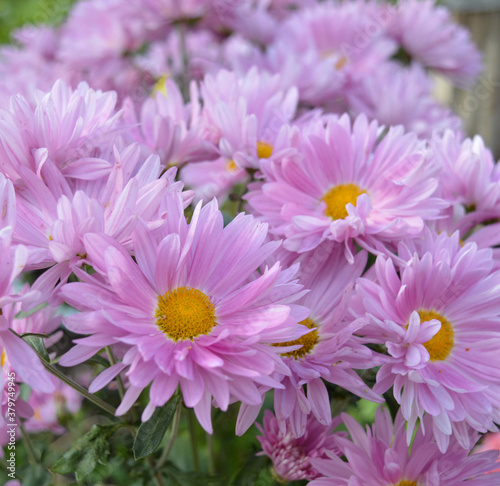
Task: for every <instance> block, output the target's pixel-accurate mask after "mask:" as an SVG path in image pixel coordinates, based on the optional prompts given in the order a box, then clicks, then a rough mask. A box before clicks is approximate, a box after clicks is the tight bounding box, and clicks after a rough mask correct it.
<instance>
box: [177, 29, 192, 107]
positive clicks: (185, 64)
mask: <svg viewBox="0 0 500 486" xmlns="http://www.w3.org/2000/svg"><path fill="white" fill-rule="evenodd" d="M177 29H178V33H179V50H180V54H181V59H182V73H181V75H180V89H181V93H182V95H183V98H184V100H185V101H188V98H189V96H188V95H189V73H188V69H189V55H188V51H187V43H186V25H185V24H184V23H183V22H181V23H180V24H179V25H178V26H177Z"/></svg>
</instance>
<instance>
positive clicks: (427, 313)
mask: <svg viewBox="0 0 500 486" xmlns="http://www.w3.org/2000/svg"><path fill="white" fill-rule="evenodd" d="M418 315H419V316H420V322H427V321H430V320H432V319H436V320H438V321H439V322H440V323H441V329H440V330H439V331H438V332H437V334H435V335H434V336H433V337H432V338H431V339H430V340H429V341H427V342H426V343H424V347H425V349H427V351H428V352H429V355H430V357H431V361H443V360H445V359H446V358H447V357H448V356H449V354H450V353H451V350H452V348H453V336H454V332H453V328H452V327H451V324H450V323H449V322H448V321H447V320H446V318H444V317H443V316H442V315H441V314H439V313H438V312H436V311H433V310H420V311H418Z"/></svg>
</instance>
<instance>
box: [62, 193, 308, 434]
mask: <svg viewBox="0 0 500 486" xmlns="http://www.w3.org/2000/svg"><path fill="white" fill-rule="evenodd" d="M170 201H171V208H170V209H169V216H168V218H167V220H166V222H165V226H164V228H163V231H164V234H165V235H166V236H165V237H164V238H163V239H162V240H161V241H160V242H159V243H158V242H157V240H155V238H153V237H152V236H151V234H149V233H148V232H147V231H145V229H144V228H142V229H141V227H138V228H137V236H136V240H135V243H134V250H135V258H136V261H137V263H135V262H134V261H133V260H132V258H131V257H130V256H129V254H128V253H127V252H126V251H125V250H124V249H123V248H121V247H120V246H118V245H117V244H116V243H114V242H113V241H111V240H110V239H109V238H106V237H105V236H104V235H102V236H100V235H87V236H86V237H85V238H84V241H85V247H86V251H87V254H88V256H89V260H91V261H92V262H93V267H94V268H95V270H96V272H97V274H96V275H95V276H91V275H86V274H84V273H83V272H78V276H79V277H80V278H81V279H82V280H83V283H70V284H67V285H65V287H64V288H63V289H62V296H63V298H64V299H65V301H66V302H68V303H69V304H70V305H72V306H74V307H75V308H76V309H78V310H80V311H82V312H80V313H78V314H75V315H72V316H70V317H67V318H66V319H65V324H66V326H67V327H68V328H69V329H71V330H73V331H76V332H78V333H84V334H88V335H89V336H87V337H84V338H81V339H78V340H77V341H76V344H77V346H75V347H74V348H72V349H71V350H70V351H69V352H68V353H67V354H66V355H64V356H63V357H62V358H61V360H60V363H61V364H63V365H65V366H71V365H74V364H78V363H81V362H83V361H85V360H86V359H88V358H89V357H91V356H92V355H94V354H95V353H96V352H97V351H98V350H99V349H101V348H102V347H103V346H106V345H112V344H114V343H117V342H124V343H127V344H129V345H130V349H129V351H128V352H127V353H126V354H125V356H124V358H123V360H122V362H121V363H118V364H117V365H115V366H114V367H112V368H109V369H108V370H106V371H105V372H104V373H103V374H102V375H100V376H99V377H98V378H97V379H96V380H95V381H94V382H93V384H92V386H91V391H95V390H97V389H99V388H102V387H103V386H105V385H106V384H107V383H108V382H109V381H110V380H111V379H113V378H114V376H116V374H117V373H119V372H120V371H121V370H123V369H125V368H128V370H127V376H128V378H129V380H130V386H129V387H128V389H127V392H126V394H125V397H124V398H123V400H122V403H121V405H120V406H119V407H118V410H117V414H118V415H121V414H123V413H125V412H126V411H127V410H128V409H129V408H130V407H131V406H132V405H133V403H134V402H135V401H136V400H137V398H138V396H139V395H140V393H141V392H142V390H143V389H144V388H145V387H147V386H148V385H149V384H150V383H151V389H150V402H149V404H148V406H147V407H146V409H145V410H144V412H143V415H142V418H143V420H147V419H148V418H149V417H150V416H151V414H152V413H153V411H154V409H155V407H157V406H161V405H163V404H164V403H165V402H166V401H167V400H169V399H170V397H171V396H172V395H173V393H174V392H175V390H176V388H177V387H178V385H180V389H181V392H182V396H183V398H184V403H185V404H186V406H188V407H190V408H194V410H195V413H196V416H197V417H198V420H199V422H200V423H201V425H202V426H203V427H204V428H205V430H207V431H209V432H211V431H212V425H211V419H210V412H211V402H212V398H214V400H215V404H216V405H217V406H218V407H219V408H221V409H222V410H226V409H227V406H228V404H229V403H230V401H242V402H244V403H247V404H251V405H255V404H258V403H260V401H261V394H260V392H259V390H258V388H257V386H258V385H264V386H271V387H279V386H280V384H279V382H277V381H276V380H274V379H273V378H272V377H271V375H272V374H273V373H274V372H275V371H279V372H281V373H283V372H285V373H286V370H285V369H284V367H283V365H282V363H281V359H280V357H279V355H278V351H277V349H276V348H275V347H273V346H270V344H272V343H276V342H283V341H286V340H293V339H297V338H298V337H300V336H301V335H302V334H304V333H305V332H307V331H308V329H307V328H305V327H304V326H299V325H298V324H297V323H298V322H299V321H301V320H303V319H304V318H305V317H306V315H307V309H305V308H303V307H302V306H299V305H296V304H294V303H293V302H294V300H296V299H297V298H298V297H299V296H300V293H299V292H300V290H301V286H300V285H299V284H297V282H296V281H295V280H292V279H293V278H294V273H295V272H296V268H291V269H287V270H282V269H281V267H280V265H279V264H278V263H277V264H276V265H274V266H272V267H271V268H264V269H263V270H262V274H261V275H259V274H256V273H255V270H256V269H257V268H258V267H259V266H260V265H261V264H262V263H263V262H264V261H265V260H266V259H267V258H268V257H269V256H270V255H271V254H272V253H273V252H274V251H275V250H276V248H277V247H278V246H279V243H277V242H274V243H273V242H271V243H267V244H264V241H265V239H266V235H267V227H266V225H262V224H261V223H258V222H257V221H255V220H254V218H253V217H252V216H245V215H243V214H240V215H239V216H237V217H236V218H235V219H234V220H233V221H232V222H231V223H229V224H228V225H227V226H226V227H225V228H224V227H223V218H222V214H221V213H220V212H219V211H218V208H217V204H216V203H215V201H213V202H211V203H210V204H208V205H206V206H205V207H204V208H202V209H201V205H198V206H197V207H196V209H195V211H194V214H193V216H192V219H191V223H190V224H189V225H188V224H187V222H186V220H185V218H184V214H183V207H182V204H181V199H180V196H177V197H176V198H174V197H173V196H172V197H171V198H170Z"/></svg>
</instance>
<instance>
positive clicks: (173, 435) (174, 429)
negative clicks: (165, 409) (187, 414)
mask: <svg viewBox="0 0 500 486" xmlns="http://www.w3.org/2000/svg"><path fill="white" fill-rule="evenodd" d="M181 413H182V400H179V403H178V404H177V409H176V410H175V416H174V420H173V423H172V431H171V432H170V437H169V438H168V442H167V445H166V446H165V449H163V453H162V455H161V457H160V458H159V459H158V462H157V463H156V469H160V468H161V467H162V466H163V465H164V464H165V462H166V461H167V458H168V455H169V454H170V451H171V450H172V447H173V446H174V442H175V439H176V438H177V434H178V432H179V424H180V422H181Z"/></svg>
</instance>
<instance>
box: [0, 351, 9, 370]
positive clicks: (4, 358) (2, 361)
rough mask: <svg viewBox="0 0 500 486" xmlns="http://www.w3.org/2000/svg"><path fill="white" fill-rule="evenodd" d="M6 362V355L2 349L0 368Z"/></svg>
mask: <svg viewBox="0 0 500 486" xmlns="http://www.w3.org/2000/svg"><path fill="white" fill-rule="evenodd" d="M6 361H7V353H6V352H5V349H4V350H3V351H2V356H1V357H0V366H3V365H4V364H5V362H6Z"/></svg>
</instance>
